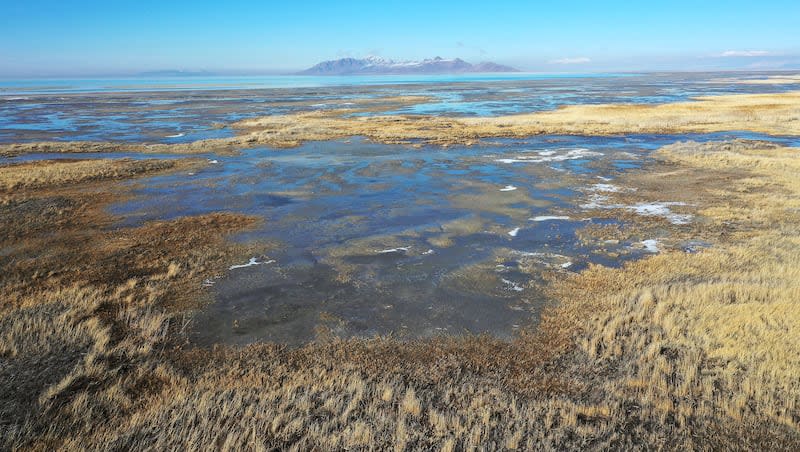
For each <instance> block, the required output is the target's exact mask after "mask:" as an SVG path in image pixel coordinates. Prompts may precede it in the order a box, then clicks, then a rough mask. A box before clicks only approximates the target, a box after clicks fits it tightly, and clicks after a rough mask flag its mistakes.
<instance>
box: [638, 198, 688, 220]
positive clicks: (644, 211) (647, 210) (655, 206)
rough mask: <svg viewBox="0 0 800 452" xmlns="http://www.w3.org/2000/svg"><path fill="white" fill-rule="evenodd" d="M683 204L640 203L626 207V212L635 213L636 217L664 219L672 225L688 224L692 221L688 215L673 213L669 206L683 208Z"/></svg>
mask: <svg viewBox="0 0 800 452" xmlns="http://www.w3.org/2000/svg"><path fill="white" fill-rule="evenodd" d="M685 205H686V203H685V202H654V203H640V204H636V205H634V206H628V207H627V209H628V210H632V211H634V212H636V214H637V215H643V216H649V217H664V218H666V219H667V221H669V222H670V223H672V224H688V223H690V222H691V221H692V216H691V215H688V214H680V213H673V212H672V211H671V210H670V206H685Z"/></svg>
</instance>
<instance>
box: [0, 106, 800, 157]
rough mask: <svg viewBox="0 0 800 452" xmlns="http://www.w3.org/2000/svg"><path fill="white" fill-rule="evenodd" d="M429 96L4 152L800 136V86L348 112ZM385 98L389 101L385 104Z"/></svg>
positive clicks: (1, 148) (4, 149) (0, 148)
mask: <svg viewBox="0 0 800 452" xmlns="http://www.w3.org/2000/svg"><path fill="white" fill-rule="evenodd" d="M425 100H427V99H426V98H418V97H399V98H384V99H378V101H380V102H379V103H378V105H377V106H374V105H373V106H369V105H365V106H362V107H358V108H339V109H332V110H320V111H313V112H304V113H296V114H290V115H276V116H265V117H261V118H255V119H246V120H243V121H239V122H237V123H235V124H233V125H232V126H233V127H235V128H237V129H239V131H240V134H239V135H238V136H235V137H231V138H221V139H210V140H200V141H195V142H192V143H181V144H129V143H101V142H68V143H63V142H40V143H18V144H10V145H0V156H2V155H6V156H8V155H18V154H23V153H30V152H71V153H86V152H142V153H187V154H192V153H205V152H212V151H213V152H215V153H218V154H224V153H236V152H238V150H239V149H242V148H247V147H253V146H259V145H269V146H273V147H286V148H289V147H295V146H299V145H300V144H302V143H303V142H306V141H321V140H333V139H343V138H347V137H351V136H364V137H367V138H368V139H370V140H374V141H377V142H381V143H388V144H393V143H395V144H396V143H400V144H415V145H419V144H420V143H427V144H436V145H442V146H447V145H455V144H465V145H472V144H475V143H478V142H479V141H480V140H481V139H483V138H491V137H526V136H531V135H540V134H564V135H569V134H574V135H614V134H624V133H659V134H664V133H669V134H679V133H692V132H699V133H705V132H724V131H740V130H744V131H751V132H760V133H765V134H775V135H800V91H793V92H787V93H780V94H732V95H725V96H711V97H699V98H697V99H695V100H693V101H690V102H677V103H670V104H663V105H642V104H604V105H570V106H565V107H562V108H559V109H558V110H555V111H551V112H540V113H529V114H519V115H509V116H499V117H492V118H451V117H432V116H410V115H405V116H404V115H368V116H347V114H351V113H354V112H367V113H374V112H378V111H384V110H387V109H391V108H396V107H399V106H403V105H409V104H413V103H418V102H423V101H425ZM381 102H382V103H381Z"/></svg>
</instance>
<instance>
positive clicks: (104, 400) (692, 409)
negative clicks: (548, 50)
mask: <svg viewBox="0 0 800 452" xmlns="http://www.w3.org/2000/svg"><path fill="white" fill-rule="evenodd" d="M798 152H800V151H798V150H796V149H781V148H776V147H774V146H768V145H764V144H752V143H742V142H738V143H732V144H719V143H714V144H707V145H698V144H693V143H684V144H678V145H673V146H669V147H667V148H664V149H662V150H661V151H660V152H659V154H658V156H659V157H660V158H661V159H662V161H663V163H661V164H660V165H659V166H658V167H657V168H653V169H652V170H651V171H659V172H662V173H663V174H667V173H673V174H674V173H675V172H676V171H678V172H680V177H675V178H673V179H670V178H665V177H658V178H653V177H646V174H647V173H643V174H642V175H641V176H634V177H632V178H631V179H629V180H628V185H631V186H634V187H636V188H639V189H640V190H641V191H643V192H647V191H648V190H656V189H658V190H663V189H664V187H667V186H671V187H672V190H673V191H674V192H675V193H677V192H679V191H680V189H681V188H683V189H684V196H685V199H690V200H694V201H695V203H696V204H698V206H697V212H699V213H700V214H702V215H703V218H702V221H701V223H700V224H702V227H700V226H687V228H689V230H690V232H691V233H692V234H697V235H700V236H701V238H704V239H708V240H711V241H713V247H712V248H710V249H706V250H704V251H702V252H699V253H692V254H690V253H685V252H682V251H677V250H676V251H669V252H665V253H663V254H660V255H658V256H654V257H651V258H648V259H644V260H640V261H637V262H634V263H630V264H628V265H626V266H625V267H624V268H621V269H609V268H605V267H600V266H595V267H591V268H590V269H588V270H586V271H584V272H581V273H579V274H575V275H574V276H572V277H570V278H567V279H564V278H563V277H559V278H557V279H554V280H553V282H552V283H551V284H550V285H549V286H548V288H547V290H548V291H549V293H550V294H551V296H552V297H553V298H554V299H556V300H557V301H558V302H559V303H558V304H557V305H555V306H554V307H553V308H552V309H551V310H549V311H548V313H547V314H546V315H545V316H544V318H543V319H542V322H541V325H540V326H539V328H538V329H537V330H536V331H535V332H532V333H523V334H522V335H521V336H520V337H519V338H517V339H515V340H514V341H511V342H504V341H500V340H495V339H491V338H487V337H470V338H450V339H447V338H440V339H435V340H428V341H418V342H398V341H395V340H385V339H373V340H349V341H334V342H329V343H316V344H310V345H307V346H305V347H302V348H299V349H294V350H289V349H285V348H283V347H281V346H279V345H270V344H263V345H256V346H251V347H246V348H229V347H218V348H215V349H213V350H199V349H183V348H182V347H181V346H180V345H181V343H182V341H181V338H182V334H181V330H182V328H183V327H184V326H185V325H184V323H183V321H182V319H183V315H182V312H183V310H184V309H186V307H187V306H196V303H197V300H202V299H203V295H202V291H201V289H200V286H201V285H200V283H201V281H202V278H205V277H208V276H210V275H212V274H214V273H216V272H217V271H219V269H221V268H224V265H225V263H226V260H228V259H230V257H231V256H232V255H233V254H241V250H240V251H238V252H237V250H236V249H234V248H231V247H230V246H223V242H222V240H223V239H222V238H221V237H222V235H221V234H224V233H226V232H231V231H234V230H238V229H240V228H244V227H247V226H248V225H249V224H251V222H252V220H251V219H249V218H244V217H239V216H234V215H222V214H218V215H210V216H205V217H199V218H184V219H179V220H175V221H169V222H156V223H150V224H146V225H144V226H142V227H139V228H133V229H121V230H108V229H106V228H104V227H103V225H104V224H107V223H108V219H107V218H105V215H104V214H103V213H102V211H101V210H100V208H101V205H102V203H101V202H99V201H98V200H101V199H103V198H102V196H110V195H102V196H101V195H100V194H98V195H97V196H101V197H100V198H93V199H90V200H89V203H88V205H82V204H81V200H82V199H83V198H84V197H87V196H92V195H91V194H87V193H78V192H77V191H75V192H71V191H65V192H63V193H61V194H60V195H59V196H60V197H61V198H58V197H55V196H53V195H46V194H45V195H42V196H43V198H41V199H38V200H37V201H36V202H32V201H26V202H29V203H28V204H26V203H23V202H22V201H20V202H17V201H13V200H12V201H11V202H10V203H7V204H5V205H4V207H3V208H4V209H10V212H16V211H17V210H18V209H23V208H22V207H20V206H25V207H24V209H27V210H30V211H31V212H32V213H31V214H30V215H27V216H23V217H21V218H24V219H32V218H37V217H42V218H45V219H48V218H52V217H51V216H48V214H44V212H45V211H47V210H48V209H53V208H54V207H53V203H61V204H63V205H64V206H66V207H64V208H63V209H61V213H60V215H61V216H63V217H66V219H62V220H59V221H49V220H41V221H40V223H37V224H35V227H34V228H33V230H34V231H38V232H34V233H30V234H27V235H25V236H24V239H13V240H6V241H5V242H4V244H3V247H4V250H5V251H4V253H3V256H2V261H0V262H2V267H3V279H2V289H0V290H2V296H1V297H0V299H2V304H1V305H0V382H2V387H3V388H5V389H4V390H3V391H2V394H0V398H1V400H0V402H1V405H0V406H1V407H2V408H0V433H2V434H1V435H0V438H2V439H1V440H0V441H2V443H0V444H2V447H6V448H16V447H26V448H34V449H54V448H66V449H84V448H91V449H131V448H137V449H138V448H153V449H176V448H178V449H200V448H219V449H237V450H238V449H253V450H255V449H258V450H261V449H274V448H281V449H283V448H288V449H294V450H308V449H317V450H330V449H354V448H355V449H387V448H394V449H396V450H404V449H442V450H459V449H471V448H475V447H484V448H488V449H526V450H530V449H577V448H587V447H588V448H596V449H599V448H625V447H627V448H632V447H637V448H639V447H645V448H668V449H671V448H675V449H684V448H697V449H705V448H718V449H754V448H761V449H764V448H770V449H797V448H798V446H800V432H798V426H799V425H800V386H799V385H798V381H797V378H796V376H797V374H798V371H799V370H800V352H799V351H798V350H800V348H798V346H797V345H798V338H800V330H798V329H799V328H800V318H799V317H798V312H800V311H798V310H797V306H796V303H797V300H800V289H798V286H797V283H796V281H798V280H800V257H799V256H800V240H798V238H797V231H798V229H799V228H800V217H798V214H797V212H798V211H800V184H798V182H797V181H798V180H800V178H798V175H800V163H798V162H800V160H798V159H797V155H798ZM650 174H651V175H652V174H653V173H652V172H651V173H650ZM731 174H736V175H737V178H735V179H731V178H729V176H730V175H731ZM715 175H716V176H719V179H718V180H721V181H723V182H721V183H709V184H700V183H699V181H701V180H706V181H714V180H715ZM648 181H651V182H648ZM687 181H689V182H691V181H695V182H697V183H694V184H691V183H688V185H687ZM648 184H651V185H648ZM687 186H690V187H692V188H691V190H690V191H688V192H686V188H685V187H687ZM637 191H639V190H637ZM34 195H35V191H34V192H33V194H30V193H29V194H28V195H27V196H34ZM619 196H623V195H619ZM58 199H60V200H58ZM57 200H58V201H57ZM15 202H16V204H15ZM70 203H71V204H70ZM76 206H77V207H76ZM56 210H59V209H56ZM37 212H41V214H39V215H37V214H36V213H37ZM55 218H60V217H59V216H56V217H55ZM632 220H633V219H632ZM26 221H27V220H26ZM704 231H710V232H709V233H707V234H706V233H704ZM679 232H680V231H679ZM685 233H688V232H685Z"/></svg>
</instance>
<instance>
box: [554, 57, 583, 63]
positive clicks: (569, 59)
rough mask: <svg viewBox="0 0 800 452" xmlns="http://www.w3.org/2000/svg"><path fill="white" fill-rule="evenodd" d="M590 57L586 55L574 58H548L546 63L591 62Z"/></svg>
mask: <svg viewBox="0 0 800 452" xmlns="http://www.w3.org/2000/svg"><path fill="white" fill-rule="evenodd" d="M591 62H592V59H591V58H586V57H575V58H559V59H557V60H550V61H548V63H550V64H586V63H591Z"/></svg>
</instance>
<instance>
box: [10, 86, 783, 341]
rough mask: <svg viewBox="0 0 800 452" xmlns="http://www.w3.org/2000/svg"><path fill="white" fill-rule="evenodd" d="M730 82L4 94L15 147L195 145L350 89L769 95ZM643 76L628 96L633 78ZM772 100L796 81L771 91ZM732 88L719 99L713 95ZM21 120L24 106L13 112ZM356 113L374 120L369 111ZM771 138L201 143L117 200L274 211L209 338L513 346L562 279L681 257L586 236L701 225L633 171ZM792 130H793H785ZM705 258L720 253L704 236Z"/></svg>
mask: <svg viewBox="0 0 800 452" xmlns="http://www.w3.org/2000/svg"><path fill="white" fill-rule="evenodd" d="M711 78H712V77H711V76H708V77H706V78H703V77H698V76H693V77H692V78H691V79H690V80H683V81H682V82H681V81H679V82H676V81H675V80H674V79H669V78H668V77H664V78H659V77H657V76H653V77H649V78H648V77H629V78H626V80H624V82H623V81H620V80H617V79H615V78H607V79H601V78H598V79H593V80H591V81H587V80H581V81H580V83H578V82H577V81H575V80H545V81H542V80H539V81H535V82H534V81H519V80H515V81H505V82H502V83H501V82H495V83H493V84H492V85H491V86H489V85H487V84H486V83H477V82H471V83H462V84H452V85H450V84H448V85H436V86H433V85H406V86H403V87H397V86H384V87H380V88H376V87H372V88H367V87H337V88H330V87H327V88H317V89H310V88H304V89H295V90H284V91H281V90H274V92H273V91H269V92H267V91H264V92H260V94H259V95H254V93H251V92H249V91H235V92H234V91H214V92H212V91H204V92H191V93H154V92H153V93H143V94H130V93H124V94H119V93H118V94H114V93H105V94H102V95H93V94H70V95H65V96H53V95H48V96H43V95H39V94H32V95H31V96H30V97H26V98H24V99H22V100H19V101H13V100H9V99H10V98H6V99H4V100H3V101H2V102H0V109H2V110H3V111H4V112H5V113H4V115H5V118H6V119H5V120H4V121H5V122H4V123H0V129H2V130H0V142H2V141H6V142H11V141H20V142H24V141H35V140H38V139H61V140H110V141H134V142H163V143H172V142H182V141H193V140H196V139H203V138H217V137H223V136H229V135H230V134H233V133H234V132H233V131H231V130H230V129H227V128H223V127H219V126H217V125H216V124H217V123H218V122H219V123H227V122H230V121H235V120H237V119H241V118H243V117H249V116H255V115H264V114H281V113H286V112H292V111H305V110H309V111H310V110H315V109H325V108H347V105H344V104H347V103H349V102H350V100H351V99H354V98H363V97H364V96H365V93H366V94H368V95H370V96H378V97H380V96H397V95H409V94H411V95H419V96H426V97H427V98H429V99H431V100H430V101H429V102H422V103H418V104H414V105H400V106H396V107H391V108H389V107H388V106H380V105H379V104H378V108H376V106H375V105H376V104H373V105H372V106H371V108H373V109H374V110H376V111H372V112H369V114H387V113H416V114H433V115H443V114H444V115H493V114H508V113H514V112H518V111H532V110H542V109H552V108H555V107H556V106H558V105H565V104H571V103H600V102H626V101H630V102H646V103H658V102H665V101H671V100H682V99H686V98H687V97H689V96H691V95H695V94H698V93H701V92H704V93H705V92H708V91H709V89H710V88H709V87H710V86H714V87H716V89H717V90H718V91H720V92H730V91H734V90H736V91H735V92H738V90H745V89H746V90H748V91H753V90H754V89H755V88H751V87H748V88H744V87H742V86H735V85H719V86H717V85H713V84H712V83H711V82H710V80H711ZM622 85H624V86H626V87H627V91H619V90H617V89H616V88H618V87H620V86H622ZM757 89H758V90H760V91H769V90H780V89H784V88H780V87H771V86H760V87H758V88H757ZM712 91H713V90H712ZM6 113H7V114H6ZM362 113H363V112H360V113H355V114H362ZM734 138H750V139H769V140H771V141H776V140H777V141H781V139H780V138H776V137H766V136H761V135H757V134H751V133H726V134H707V135H680V136H668V135H627V136H617V137H580V136H537V137H531V138H527V139H487V140H483V141H482V142H480V143H479V144H476V145H474V146H452V147H448V148H442V147H435V146H419V145H387V144H376V143H371V142H368V141H366V140H364V139H361V138H359V137H352V138H350V139H346V140H341V141H332V142H308V143H305V144H303V145H301V146H299V147H297V148H292V149H272V148H268V147H259V148H252V149H244V150H241V152H239V153H236V154H233V155H230V154H229V153H226V154H224V155H223V154H220V155H217V154H213V153H209V154H196V155H193V156H192V157H195V158H197V157H199V158H205V159H207V163H208V164H207V165H206V166H205V167H203V168H202V169H193V170H185V171H183V170H182V171H179V172H174V173H170V174H166V175H159V176H153V177H146V178H140V179H135V180H131V181H128V182H125V183H124V184H125V185H126V186H127V189H128V190H129V191H130V196H125V197H124V198H123V199H122V200H120V201H119V202H118V203H116V204H114V205H113V206H112V208H111V213H112V214H114V215H116V216H118V219H119V220H118V223H117V224H116V226H115V227H119V226H136V225H140V224H142V223H144V222H146V221H150V220H165V219H173V218H177V217H181V216H188V215H199V214H205V213H211V212H220V211H223V212H224V211H230V212H237V213H245V214H249V215H254V216H257V217H260V218H262V219H263V221H262V222H261V223H260V224H259V225H258V226H257V227H256V228H255V229H253V230H250V231H248V232H246V233H241V234H238V235H236V236H234V237H233V240H235V241H237V242H241V243H246V244H250V245H251V246H252V248H253V249H255V250H258V251H256V252H255V253H254V255H252V256H243V257H242V260H241V262H238V263H232V264H231V265H230V266H229V268H228V269H227V271H225V272H221V273H220V274H219V275H217V277H214V278H209V279H207V280H205V281H203V282H202V285H203V286H204V287H206V288H207V290H208V291H209V293H210V294H211V296H212V298H213V302H211V303H210V304H208V305H207V306H205V307H204V308H202V309H199V310H198V311H196V312H195V313H194V318H193V322H192V326H191V333H190V339H191V341H192V342H193V343H195V344H198V345H210V344H214V343H220V342H223V343H235V344H246V343H252V342H259V341H276V342H282V343H287V344H300V343H304V342H307V341H310V340H314V339H320V338H329V337H352V336H360V337H371V336H375V335H393V336H396V337H401V338H420V337H430V336H436V335H457V334H464V333H468V334H479V333H488V334H492V335H495V336H498V337H504V338H506V337H511V336H512V335H513V334H514V333H515V332H516V331H518V330H520V329H524V328H526V327H528V326H531V325H534V324H535V323H536V322H537V319H538V316H539V314H540V312H541V310H542V308H543V307H544V306H545V305H546V303H547V299H546V297H545V296H544V294H543V291H542V287H543V285H544V284H545V283H546V281H545V280H546V278H547V277H552V276H556V277H560V276H566V275H567V274H568V273H569V272H576V271H580V270H581V269H583V268H585V267H586V266H588V265H590V264H593V263H594V264H602V265H606V266H618V265H621V264H623V263H624V262H625V261H627V260H630V259H637V258H641V257H643V256H647V255H650V254H652V253H658V252H660V251H662V250H663V249H664V244H663V243H662V240H663V239H664V237H666V236H667V235H668V234H669V231H668V230H667V229H665V228H661V229H658V228H655V229H653V230H652V231H651V232H652V234H651V235H639V236H637V235H636V234H633V235H628V236H627V238H625V239H623V240H616V239H608V240H604V239H603V237H599V238H598V239H596V240H587V238H586V234H585V233H583V232H582V231H586V230H587V229H592V228H595V229H602V228H622V229H624V228H627V227H629V224H628V220H627V219H626V217H625V216H623V215H615V214H610V213H609V212H611V211H614V212H621V213H624V214H626V215H628V216H636V217H642V218H654V219H658V220H660V221H663V222H664V225H666V226H665V227H675V228H682V227H685V228H689V227H691V224H692V223H693V222H694V220H695V216H694V213H693V212H692V206H691V205H689V204H687V203H685V202H676V201H675V200H673V199H655V198H654V199H644V200H637V201H636V202H632V203H628V204H625V203H620V202H619V201H618V200H616V199H612V198H614V197H615V196H616V195H618V194H620V193H625V192H626V191H628V190H634V189H633V188H630V187H626V186H625V183H624V180H625V177H624V176H625V174H626V173H627V172H629V171H632V170H636V169H637V168H640V167H641V166H642V165H645V164H648V162H649V161H650V158H651V153H652V152H653V151H654V150H656V149H658V148H660V147H662V146H664V145H667V144H671V143H674V142H676V141H681V140H690V139H691V140H696V141H710V140H718V141H721V140H730V139H734ZM783 141H787V142H788V141H791V140H783ZM183 157H185V156H181V155H177V154H163V155H161V154H137V153H109V154H98V153H95V154H81V155H75V154H26V155H22V156H18V157H13V158H5V159H3V160H2V162H3V163H6V162H11V163H13V162H21V161H26V160H42V159H58V158H70V159H75V158H134V159H141V158H183ZM648 233H649V232H648ZM672 246H681V247H683V248H685V250H686V251H687V252H694V251H696V250H698V249H701V248H702V247H704V246H706V244H705V243H704V242H702V241H691V240H690V241H687V242H686V243H682V244H678V245H675V244H672Z"/></svg>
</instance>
